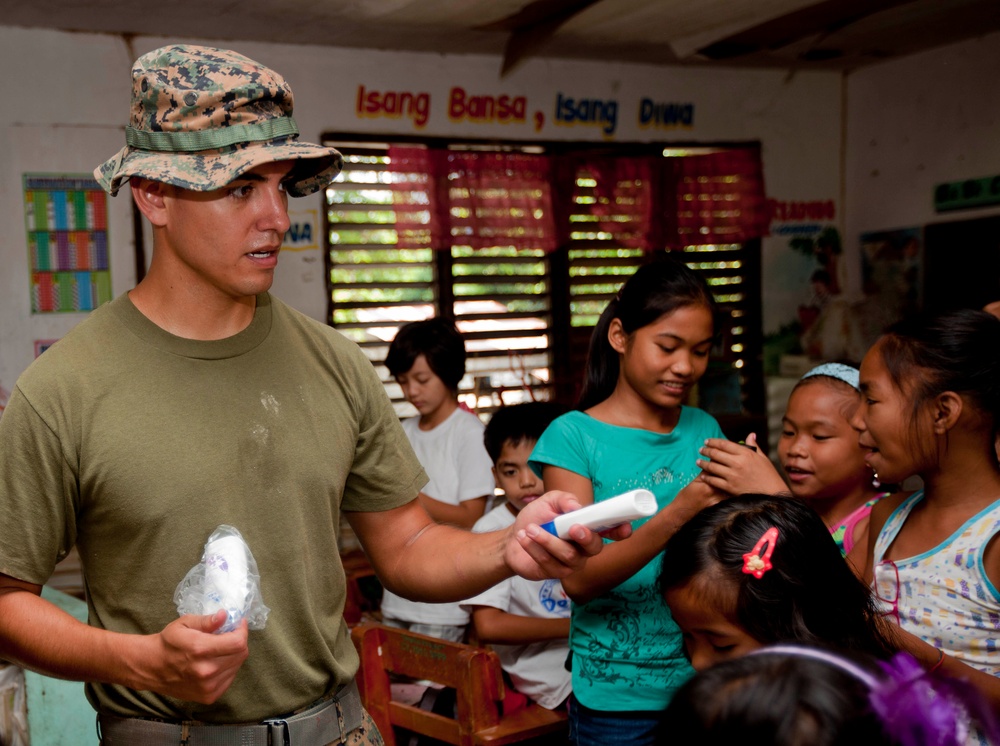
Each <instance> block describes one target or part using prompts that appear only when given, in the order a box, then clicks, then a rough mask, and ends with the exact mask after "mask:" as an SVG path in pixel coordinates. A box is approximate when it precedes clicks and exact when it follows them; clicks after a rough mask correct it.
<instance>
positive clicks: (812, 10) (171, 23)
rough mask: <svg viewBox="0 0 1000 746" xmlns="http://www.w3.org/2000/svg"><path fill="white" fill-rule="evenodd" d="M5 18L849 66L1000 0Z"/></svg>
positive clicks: (112, 10) (456, 3) (900, 51)
mask: <svg viewBox="0 0 1000 746" xmlns="http://www.w3.org/2000/svg"><path fill="white" fill-rule="evenodd" d="M0 18H2V19H3V20H2V21H0V23H2V25H5V26H22V27H40V28H54V29H62V30H68V31H86V32H104V33H114V34H131V35H148V36H161V37H177V38H186V39H213V40H237V39H238V40H255V41H271V42H279V43H301V44H315V45H328V46H335V47H363V48H374V49H390V50H411V51H428V52H438V53H451V54H497V55H503V57H504V62H503V66H504V68H505V69H509V68H512V67H515V66H516V65H517V64H518V63H519V62H520V61H521V60H523V59H526V58H530V57H558V58H573V59H591V60H609V61H610V60H614V61H625V62H645V63H652V64H695V65H725V66H736V67H779V68H788V69H842V70H848V69H853V68H856V67H860V66H863V65H866V64H871V63H876V62H880V61H882V60H886V59H892V58H895V57H900V56H904V55H907V54H911V53H914V52H917V51H921V50H924V49H929V48H933V47H936V46H942V45H945V44H949V43H952V42H956V41H960V40H963V39H969V38H975V37H978V36H982V35H984V34H987V33H990V32H993V31H997V30H1000V2H998V1H997V0H822V1H821V2H816V1H815V0H657V1H643V0H240V1H239V2H230V1H228V0H226V1H223V0H168V1H167V2H159V3H156V2H147V1H143V2H137V1H136V0H87V1H86V2H81V0H0Z"/></svg>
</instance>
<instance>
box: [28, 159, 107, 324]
mask: <svg viewBox="0 0 1000 746" xmlns="http://www.w3.org/2000/svg"><path fill="white" fill-rule="evenodd" d="M24 215H25V225H26V228H27V236H28V266H29V268H30V271H31V311H32V313H57V312H74V311H78V312H79V311H92V310H93V309H95V308H97V307H98V306H99V305H101V304H102V303H104V302H106V301H109V300H111V297H112V291H111V268H110V264H109V257H108V206H107V195H106V194H105V193H104V190H103V189H101V187H100V186H99V185H98V184H97V182H96V181H95V180H94V178H93V177H92V176H89V175H72V174H45V173H27V174H24Z"/></svg>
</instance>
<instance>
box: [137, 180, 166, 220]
mask: <svg viewBox="0 0 1000 746" xmlns="http://www.w3.org/2000/svg"><path fill="white" fill-rule="evenodd" d="M128 183H129V186H130V187H131V188H132V199H133V200H135V204H136V207H138V208H139V212H141V213H142V214H143V215H145V216H146V219H147V220H149V222H150V223H152V224H153V225H154V226H162V225H164V224H165V223H166V221H167V215H166V201H165V200H164V198H163V196H164V184H162V183H161V182H159V181H153V180H152V179H144V178H142V177H141V176H133V177H131V178H130V179H129V182H128Z"/></svg>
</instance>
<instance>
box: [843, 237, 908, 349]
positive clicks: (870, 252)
mask: <svg viewBox="0 0 1000 746" xmlns="http://www.w3.org/2000/svg"><path fill="white" fill-rule="evenodd" d="M923 245H924V242H923V231H922V229H920V228H899V229H895V230H887V231H874V232H872V233H863V234H861V290H862V292H863V293H864V299H863V300H862V301H861V303H860V304H859V306H860V307H859V309H858V323H859V333H860V334H861V336H862V338H863V339H864V340H865V342H866V344H867V345H871V344H872V343H873V342H875V340H876V339H878V338H879V336H880V335H881V334H882V331H883V330H884V329H885V328H886V327H887V326H889V325H890V324H893V323H895V322H896V321H899V320H900V319H902V318H904V317H905V316H908V315H910V314H912V313H914V312H916V311H918V310H919V309H920V307H921V303H922V300H923V299H922V298H921V288H922V287H923V277H922V274H923V272H922V264H923Z"/></svg>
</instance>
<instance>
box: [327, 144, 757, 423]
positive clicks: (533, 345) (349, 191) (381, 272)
mask: <svg viewBox="0 0 1000 746" xmlns="http://www.w3.org/2000/svg"><path fill="white" fill-rule="evenodd" d="M345 139H346V138H343V137H338V136H333V137H331V138H329V142H330V144H335V145H336V146H337V147H338V148H340V150H341V151H342V152H343V153H344V155H345V161H346V166H345V174H344V177H342V178H341V179H340V180H338V181H337V182H336V183H335V184H334V185H333V186H331V187H330V188H329V189H328V190H327V193H326V194H327V206H328V210H327V218H328V225H327V235H328V237H329V243H330V251H329V255H328V260H329V278H330V283H331V287H330V299H331V305H330V321H331V323H332V324H333V325H334V326H336V327H337V328H338V329H340V330H341V331H343V332H345V333H346V334H348V336H351V337H352V338H353V339H355V341H357V342H358V343H359V344H361V346H362V347H363V348H364V349H365V350H366V351H367V353H368V356H369V358H370V359H371V360H372V361H373V363H375V364H376V366H378V367H379V370H380V371H381V374H382V377H383V380H384V381H385V382H386V387H387V390H388V392H389V393H390V395H391V396H392V398H393V400H394V402H395V403H396V406H397V411H398V412H399V413H400V415H401V416H407V415H410V414H413V413H414V412H413V410H412V408H410V407H409V405H407V404H406V403H405V401H404V400H403V398H402V394H401V391H400V390H399V387H398V386H397V385H396V384H395V382H394V381H392V380H391V378H390V377H389V375H388V372H387V371H386V370H385V368H384V367H383V366H382V361H383V360H384V359H385V354H386V352H387V349H388V342H389V341H390V340H391V339H392V337H393V336H394V334H395V331H396V329H397V328H398V326H399V325H400V324H402V323H405V322H407V321H411V320H415V319H419V318H426V317H428V316H431V315H434V314H442V315H451V316H453V317H454V318H455V319H456V323H457V324H458V327H459V329H460V330H461V331H462V332H463V334H464V336H465V337H466V340H467V349H468V351H469V362H468V366H467V368H468V371H467V375H466V378H465V379H464V380H463V381H462V384H461V385H460V397H461V399H462V401H463V402H465V403H466V404H468V405H469V406H470V407H472V408H473V409H477V410H478V411H479V412H480V413H488V412H490V411H492V410H493V409H495V408H496V407H497V406H499V405H500V404H501V402H504V403H513V402H516V401H523V400H527V399H530V398H538V399H545V398H558V399H560V400H562V401H564V402H566V403H572V402H573V401H575V397H576V395H577V393H578V392H579V386H580V383H581V376H582V371H583V368H584V361H585V357H586V350H587V346H588V344H589V339H590V335H591V329H592V327H593V325H594V323H595V322H596V320H597V317H598V316H599V315H600V312H601V311H602V310H603V308H604V307H605V305H606V304H607V302H608V300H610V299H611V298H612V297H613V296H614V294H615V293H616V292H617V290H618V288H619V287H620V286H621V284H622V283H623V282H624V281H625V280H626V279H627V278H628V277H629V276H630V275H631V274H632V273H633V272H634V271H635V270H636V268H637V267H639V266H640V265H642V264H644V263H646V262H649V261H653V260H655V257H656V255H657V254H658V253H662V252H663V251H665V250H667V249H665V248H664V247H665V246H668V245H670V241H668V240H667V237H666V236H667V232H668V231H670V230H674V231H675V232H676V235H691V236H692V237H694V236H696V235H698V233H694V234H692V233H691V231H690V226H691V225H692V224H695V225H697V224H698V220H699V218H698V216H697V215H695V214H692V215H688V216H687V217H686V218H685V217H684V216H683V215H681V212H682V211H683V207H684V206H685V205H686V204H689V205H693V206H696V207H699V208H700V209H701V210H702V211H703V212H704V211H713V212H712V214H713V216H714V219H716V220H719V221H722V223H724V220H725V215H726V214H727V213H726V211H727V210H729V211H731V210H732V205H733V204H734V200H736V199H737V197H734V196H733V195H734V194H735V191H736V189H737V186H738V181H739V179H738V178H735V179H734V178H733V177H732V176H730V175H728V171H727V168H723V169H722V171H724V172H726V173H722V172H720V173H719V174H717V175H715V176H712V177H710V178H705V179H697V178H696V179H694V180H693V181H690V180H689V182H684V181H683V179H679V178H678V179H676V180H675V184H683V183H687V186H686V187H685V188H680V187H677V188H675V189H674V191H671V189H670V188H664V186H663V184H662V183H660V182H657V183H656V184H655V185H654V186H653V189H652V191H651V190H650V187H651V183H650V182H651V181H655V180H656V179H657V178H659V177H657V176H656V174H658V173H659V172H660V169H661V167H662V166H663V161H662V159H664V158H668V157H670V158H674V157H689V156H692V155H701V154H703V153H705V152H707V151H705V150H686V151H677V150H666V151H664V150H662V147H661V148H656V147H646V146H642V147H632V148H629V149H624V148H623V149H622V150H621V155H620V156H617V155H616V151H615V150H613V149H611V148H609V147H608V146H601V148H600V150H599V151H596V153H595V154H592V153H590V152H589V151H588V150H587V149H586V146H582V147H580V148H578V150H577V151H575V152H572V151H571V152H570V156H571V157H567V152H568V149H567V146H565V145H556V146H553V149H552V150H548V149H547V148H548V146H544V145H539V146H535V147H525V146H523V145H506V146H498V145H496V144H469V143H449V142H442V141H435V140H427V141H424V142H421V143H418V144H416V145H414V144H413V143H410V144H408V145H407V146H406V148H408V149H409V152H410V153H411V154H412V153H415V154H416V155H414V156H413V157H412V158H410V157H409V156H407V157H406V158H404V157H403V152H404V151H403V150H395V151H394V152H397V153H399V154H400V155H399V157H398V160H397V163H396V165H395V166H391V167H390V165H389V150H390V146H389V145H388V144H377V143H370V142H367V143H355V144H350V143H345ZM393 147H395V146H393ZM574 147H576V146H574ZM414 148H427V149H428V151H427V152H428V153H430V152H431V151H437V153H438V156H440V154H441V153H447V152H453V153H454V152H458V153H462V152H468V151H469V150H470V149H473V150H477V151H479V152H484V151H485V152H490V151H494V152H507V153H509V152H517V153H526V152H527V153H542V152H548V153H554V154H555V157H556V158H558V159H560V160H559V163H560V167H559V169H554V172H553V179H554V180H558V179H560V178H561V179H562V181H563V182H565V183H566V184H568V187H566V190H568V192H563V191H561V190H559V189H553V195H554V196H553V199H555V198H556V197H559V198H562V199H564V200H565V207H563V208H562V209H556V211H555V214H556V218H557V220H558V221H560V224H559V225H558V226H557V229H558V231H557V232H558V234H559V245H558V248H556V249H555V250H554V251H546V250H545V249H546V248H551V246H546V245H545V242H544V241H543V240H540V241H539V245H538V246H537V247H533V246H531V245H521V246H517V247H514V246H505V245H502V244H503V242H502V241H500V240H498V241H497V244H498V245H488V243H489V241H486V242H484V241H483V240H478V241H465V242H463V241H462V240H461V236H462V235H464V234H463V232H462V231H463V230H464V229H461V230H458V229H456V230H450V229H447V228H448V227H449V225H450V226H452V227H453V226H454V225H459V226H461V225H464V224H463V220H464V218H466V217H468V210H469V209H474V208H470V207H469V205H468V204H467V203H466V201H465V200H466V197H467V196H468V195H465V194H462V193H461V192H460V190H459V191H457V192H456V191H455V190H454V189H448V188H445V189H440V188H438V189H436V191H435V187H434V186H433V185H432V184H433V179H429V178H428V176H429V172H430V171H432V170H434V169H438V173H437V176H438V177H439V182H438V183H448V182H441V181H440V176H441V172H440V169H441V168H444V167H443V166H441V165H436V166H431V165H428V164H429V163H430V162H431V159H428V158H425V157H424V156H421V155H420V153H419V152H418V151H417V150H414ZM754 157H756V156H754ZM734 158H735V162H741V159H740V157H739V154H737V155H736V156H734ZM441 162H442V161H440V158H439V159H438V161H435V163H438V164H440V163H441ZM401 164H403V165H401ZM411 164H412V165H411ZM728 164H729V161H725V160H724V161H723V165H725V166H728ZM668 170H669V169H668ZM730 170H731V169H730ZM450 183H451V184H454V183H455V178H454V174H453V173H452V174H451V179H450ZM697 184H701V192H704V193H701V192H699V189H698V188H695V186H693V185H697ZM494 186H495V185H494ZM674 199H677V200H678V205H680V208H678V209H677V212H676V213H672V214H666V213H664V214H658V212H657V211H658V210H661V211H664V210H666V211H669V210H671V209H674V208H671V207H670V205H671V204H673V202H672V200H674ZM736 204H738V203H736ZM514 212H516V211H514ZM706 214H707V213H706ZM678 216H680V217H678ZM685 219H686V220H687V221H688V222H684V221H685ZM708 219H709V218H707V217H706V218H705V220H708ZM438 221H444V223H446V224H449V225H446V226H445V228H446V229H442V226H441V225H439V224H438ZM691 221H694V222H693V223H692V222H691ZM722 223H720V224H722ZM397 228H398V230H399V233H398V234H397ZM532 230H534V229H532ZM724 230H726V228H724V227H723V228H721V229H720V231H724ZM684 231H687V233H685V232H684ZM466 233H467V231H466ZM670 235H675V234H670ZM709 235H710V238H711V239H713V240H715V241H716V242H714V243H697V242H696V241H690V242H688V241H681V240H675V241H674V242H673V248H672V249H671V250H672V251H674V252H681V253H683V255H684V261H685V262H686V263H687V264H688V265H689V266H691V267H692V268H694V269H696V270H698V271H699V272H702V273H703V274H704V276H705V278H706V281H707V282H708V283H709V285H710V287H711V288H712V291H713V293H714V294H715V296H716V299H717V301H718V302H719V304H720V309H721V310H722V314H721V316H722V328H721V329H720V330H719V331H720V335H719V339H720V342H719V344H718V346H717V348H716V350H714V352H713V357H712V363H711V367H710V369H709V372H708V373H707V374H706V376H705V377H704V378H703V379H702V382H701V385H700V387H699V394H700V397H701V401H700V402H699V403H700V404H702V405H704V406H706V408H707V409H709V411H712V412H713V414H715V415H716V416H718V417H719V418H720V420H721V421H722V422H723V425H724V428H725V427H726V426H727V423H729V424H731V426H732V434H734V435H735V434H737V433H738V432H739V434H740V437H742V436H743V435H745V430H746V429H747V428H749V427H753V428H754V429H756V430H758V431H760V430H761V424H760V423H761V422H762V421H763V411H764V406H763V377H762V368H761V343H762V339H761V333H760V328H761V313H760V300H761V297H760V260H759V255H760V242H759V240H756V239H749V240H743V241H740V242H731V243H723V242H719V241H718V236H717V235H715V234H709ZM442 236H444V238H443V239H442ZM463 243H464V244H466V245H463ZM468 244H471V245H468ZM432 247H434V248H432Z"/></svg>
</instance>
